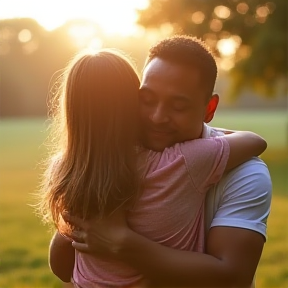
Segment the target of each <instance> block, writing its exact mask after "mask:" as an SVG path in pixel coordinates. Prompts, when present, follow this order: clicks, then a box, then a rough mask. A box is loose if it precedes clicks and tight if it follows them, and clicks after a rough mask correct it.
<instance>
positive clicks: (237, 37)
mask: <svg viewBox="0 0 288 288" xmlns="http://www.w3.org/2000/svg"><path fill="white" fill-rule="evenodd" d="M287 3H288V2H287V0H275V1H273V2H272V1H269V0H249V1H248V0H150V5H149V6H148V8H147V9H146V10H142V11H139V16H140V17H139V24H140V25H142V26H144V27H146V28H161V29H164V28H165V27H166V28H167V27H169V25H170V26H171V27H172V31H173V32H172V33H177V34H181V33H182V34H190V35H193V36H196V37H198V38H202V39H203V40H205V41H206V42H207V44H208V45H209V46H210V47H211V48H212V49H213V50H214V52H215V55H216V56H218V57H219V59H221V60H222V63H223V64H225V62H224V61H226V64H227V63H230V64H231V61H233V63H234V64H235V66H234V67H233V68H232V69H231V70H230V72H231V73H230V75H231V76H232V88H233V89H232V90H231V92H232V94H234V95H236V94H238V93H239V92H240V91H241V90H242V89H244V88H250V89H251V88H252V89H253V90H254V91H256V92H259V93H261V94H262V95H266V96H273V95H275V92H276V91H277V89H278V90H279V87H282V88H281V89H282V93H283V95H285V94H287V84H286V85H285V83H286V81H287V40H288V39H287V37H288V34H287ZM223 39H225V41H226V42H225V41H223ZM220 40H222V41H220ZM231 41H232V42H233V43H234V48H236V49H235V51H233V47H232V51H231ZM221 45H222V50H221ZM223 45H224V47H223ZM225 45H226V46H225ZM229 45H230V47H229ZM229 48H230V51H229ZM225 49H226V50H225ZM227 49H228V50H227ZM233 52H235V53H233ZM227 54H228V55H227ZM227 61H228V62H227ZM229 61H230V62H229ZM279 83H282V86H281V85H280V84H279ZM283 83H284V85H283ZM285 86H286V87H285Z"/></svg>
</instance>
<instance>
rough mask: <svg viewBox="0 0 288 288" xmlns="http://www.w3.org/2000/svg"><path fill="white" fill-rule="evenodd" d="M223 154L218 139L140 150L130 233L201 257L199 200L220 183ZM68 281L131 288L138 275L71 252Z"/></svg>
mask: <svg viewBox="0 0 288 288" xmlns="http://www.w3.org/2000/svg"><path fill="white" fill-rule="evenodd" d="M229 152H230V148H229V144H228V142H227V141H226V139H225V138H223V137H218V138H209V139H197V140H192V141H186V142H184V143H177V144H175V145H174V146H172V147H169V148H166V149H165V150H164V151H163V152H155V151H150V150H146V149H143V150H142V151H141V152H140V153H139V158H138V160H139V167H140V166H142V167H145V181H144V189H143V191H142V194H141V197H140V199H139V200H138V201H137V203H136V204H135V206H134V207H133V209H131V210H130V211H129V214H128V223H129V226H130V227H131V229H132V230H134V231H135V232H137V233H139V234H141V235H143V236H145V237H147V238H149V239H151V240H153V241H156V242H158V243H161V244H163V245H166V246H169V247H173V248H175V249H181V250H188V251H198V252H203V251H204V200H205V195H206V192H207V191H208V189H209V187H210V186H211V185H213V184H215V183H217V182H218V181H219V180H220V178H221V176H222V174H223V172H224V170H225V167H226V164H227V160H228V157H229ZM73 279H74V281H75V282H76V283H77V284H78V285H79V286H80V287H85V288H90V287H125V286H129V287H133V284H135V286H136V283H137V282H139V281H140V280H141V275H139V274H138V273H137V271H136V270H134V269H133V268H131V267H128V266H126V265H124V264H123V263H117V262H111V261H110V262H106V261H102V260H98V259H95V258H94V257H93V256H90V255H87V254H82V253H79V252H77V251H76V261H75V267H74V273H73Z"/></svg>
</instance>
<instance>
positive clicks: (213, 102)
mask: <svg viewBox="0 0 288 288" xmlns="http://www.w3.org/2000/svg"><path fill="white" fill-rule="evenodd" d="M218 103H219V95H218V94H213V95H212V97H211V98H210V99H209V102H208V104H207V106H206V112H205V115H204V122H205V123H209V122H210V121H212V119H213V117H214V114H215V111H216V109H217V106H218Z"/></svg>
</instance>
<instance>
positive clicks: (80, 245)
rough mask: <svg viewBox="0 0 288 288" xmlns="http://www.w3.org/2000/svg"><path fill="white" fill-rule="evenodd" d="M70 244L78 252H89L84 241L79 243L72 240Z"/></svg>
mask: <svg viewBox="0 0 288 288" xmlns="http://www.w3.org/2000/svg"><path fill="white" fill-rule="evenodd" d="M72 246H73V247H74V248H75V249H76V250H77V251H79V252H82V253H89V252H90V251H89V247H88V245H87V244H86V243H80V242H76V241H73V242H72Z"/></svg>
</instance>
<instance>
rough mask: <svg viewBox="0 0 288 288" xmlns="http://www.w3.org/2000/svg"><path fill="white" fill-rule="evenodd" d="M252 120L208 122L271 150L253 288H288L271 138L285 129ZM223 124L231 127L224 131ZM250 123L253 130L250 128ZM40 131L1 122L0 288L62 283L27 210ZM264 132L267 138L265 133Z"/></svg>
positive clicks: (284, 203)
mask: <svg viewBox="0 0 288 288" xmlns="http://www.w3.org/2000/svg"><path fill="white" fill-rule="evenodd" d="M252 115H253V117H252V118H251V117H250V121H248V116H247V115H244V116H242V118H241V117H240V116H239V115H238V116H237V118H238V122H237V121H236V116H235V114H234V115H233V116H234V118H235V119H233V121H235V123H234V122H230V121H227V120H226V119H228V118H229V120H230V118H231V117H232V116H231V115H229V117H228V118H227V117H226V118H225V117H224V116H225V115H224V116H223V115H221V117H222V118H221V117H220V114H219V115H217V116H216V119H217V118H218V123H217V124H214V122H213V125H217V126H222V127H228V128H235V129H245V130H252V131H255V132H258V133H260V132H259V129H260V130H261V129H262V130H261V131H266V132H267V137H266V136H265V138H266V139H267V138H269V139H271V140H269V139H267V140H268V143H269V141H270V142H271V144H270V148H269V151H267V153H265V154H264V155H263V157H264V160H265V161H266V162H267V164H268V166H269V169H270V172H271V177H272V181H273V187H274V195H273V202H272V211H271V216H270V218H269V222H268V224H269V226H268V242H267V244H266V245H265V248H264V252H263V256H262V259H261V262H260V265H259V268H258V271H257V283H258V285H257V288H273V287H275V288H276V287H277V288H281V287H283V288H287V287H288V257H287V255H288V247H287V245H288V244H287V243H288V241H287V240H288V239H287V232H286V231H287V230H288V229H287V228H288V227H287V226H288V225H287V224H288V223H287V221H288V220H287V219H288V217H287V216H288V214H287V208H288V196H287V175H288V173H287V171H288V159H287V158H288V156H287V154H288V153H287V149H285V145H286V144H285V143H286V142H285V141H284V138H283V139H282V138H281V137H276V136H275V135H282V134H283V133H284V131H285V127H286V126H285V125H282V124H283V123H285V116H284V114H283V115H282V118H281V117H279V115H278V117H276V116H277V115H276V116H275V117H272V118H271V119H270V120H269V121H267V122H269V123H270V122H272V120H273V119H274V120H273V121H274V122H273V123H270V126H271V127H274V128H275V127H278V128H277V129H272V130H270V128H269V129H268V128H267V127H268V126H267V125H268V124H267V123H266V122H265V123H264V126H265V125H266V126H265V127H261V125H259V121H258V120H257V121H256V120H255V119H254V118H255V117H256V116H255V114H252ZM250 116H251V115H250ZM220 118H221V119H222V122H221V121H220ZM251 119H254V120H255V121H251ZM263 119H264V118H263ZM263 119H262V121H264V120H263ZM245 121H246V122H245ZM226 122H227V123H228V122H229V125H233V127H232V126H231V127H229V126H228V125H225V124H226ZM236 122H237V123H238V124H237V123H236ZM260 122H261V121H260ZM243 123H249V126H246V127H245V125H244V124H243ZM250 123H251V124H250ZM252 123H253V124H255V126H253V127H252ZM256 124H257V125H258V126H257V125H256ZM241 125H244V126H241ZM270 126H269V127H270ZM241 127H242V128H241ZM45 129H46V127H45V125H44V120H43V119H38V120H37V119H36V120H35V119H34V120H32V119H31V120H29V119H28V120H5V121H4V120H1V121H0V139H1V140H0V159H1V161H0V191H1V195H0V223H1V231H0V287H1V288H36V287H37V288H38V287H39V288H46V287H50V288H53V287H55V288H57V287H62V283H61V282H60V281H59V280H58V279H57V278H56V277H55V276H54V275H53V274H52V273H51V272H50V270H49V267H48V257H47V256H48V254H47V252H48V245H49V240H50V238H51V234H50V233H49V232H48V228H47V227H44V226H43V225H42V223H41V221H40V219H39V218H37V217H36V216H35V214H34V211H33V208H32V207H31V206H30V205H29V204H31V203H33V197H32V193H34V192H35V190H36V188H37V184H38V177H39V173H40V170H39V167H38V165H37V164H38V163H39V162H40V161H41V157H42V155H43V153H44V151H45V147H44V146H43V145H42V143H43V140H44V138H45V137H46V132H45ZM269 131H270V132H271V134H269V133H268V132H269ZM266 132H265V133H266ZM260 134H261V133H260ZM268 134H269V135H268ZM261 135H262V134H261ZM263 136H264V135H263ZM275 137H276V138H275Z"/></svg>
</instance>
